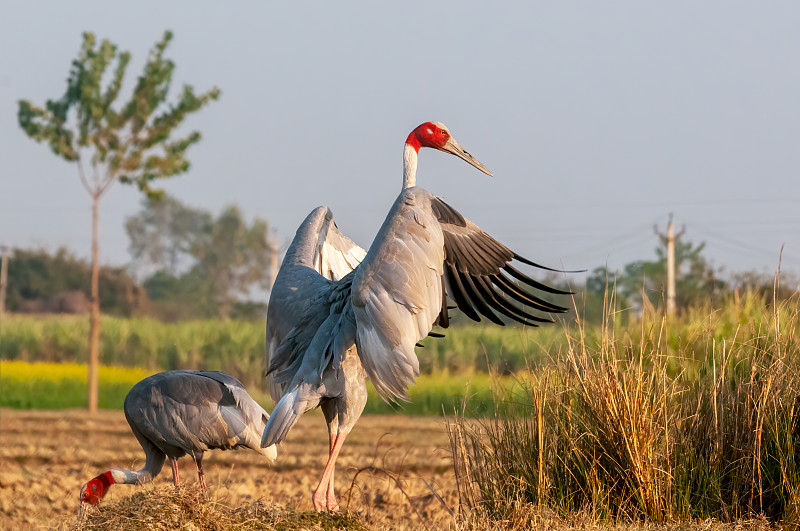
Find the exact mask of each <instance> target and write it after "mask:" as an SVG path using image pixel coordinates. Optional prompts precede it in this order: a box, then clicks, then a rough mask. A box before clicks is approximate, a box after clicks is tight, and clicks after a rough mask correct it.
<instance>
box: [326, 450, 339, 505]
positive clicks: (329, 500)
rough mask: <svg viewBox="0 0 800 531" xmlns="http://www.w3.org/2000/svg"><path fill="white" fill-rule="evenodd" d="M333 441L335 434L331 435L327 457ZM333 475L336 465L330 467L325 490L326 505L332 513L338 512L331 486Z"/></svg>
mask: <svg viewBox="0 0 800 531" xmlns="http://www.w3.org/2000/svg"><path fill="white" fill-rule="evenodd" d="M335 441H336V436H335V435H331V442H330V446H329V450H328V456H329V457H330V454H331V453H332V452H333V445H334V442H335ZM335 475H336V467H335V466H334V467H333V468H332V469H331V478H330V479H329V480H328V492H327V500H326V505H327V507H328V511H330V512H333V513H338V512H339V503H338V502H337V501H336V493H335V492H334V491H333V486H334V484H335V483H336V482H335V481H334V479H333V478H334V476H335Z"/></svg>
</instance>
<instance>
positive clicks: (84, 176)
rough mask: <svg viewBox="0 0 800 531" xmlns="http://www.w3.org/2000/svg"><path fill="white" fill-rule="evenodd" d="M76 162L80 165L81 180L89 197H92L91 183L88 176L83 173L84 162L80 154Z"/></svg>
mask: <svg viewBox="0 0 800 531" xmlns="http://www.w3.org/2000/svg"><path fill="white" fill-rule="evenodd" d="M75 162H76V163H77V164H78V175H79V176H80V178H81V184H82V185H83V188H84V189H85V190H86V192H87V193H88V194H89V195H92V189H91V188H90V187H89V182H88V181H87V180H86V174H85V173H84V171H83V162H82V161H81V156H80V153H78V156H77V159H76V160H75Z"/></svg>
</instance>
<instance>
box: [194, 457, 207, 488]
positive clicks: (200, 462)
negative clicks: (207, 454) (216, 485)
mask: <svg viewBox="0 0 800 531" xmlns="http://www.w3.org/2000/svg"><path fill="white" fill-rule="evenodd" d="M194 463H195V464H196V465H197V478H198V479H199V480H200V488H201V489H202V490H203V496H205V497H206V498H208V489H207V488H206V474H205V472H203V452H200V453H198V454H197V455H195V456H194Z"/></svg>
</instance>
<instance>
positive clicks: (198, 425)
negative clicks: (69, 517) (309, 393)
mask: <svg viewBox="0 0 800 531" xmlns="http://www.w3.org/2000/svg"><path fill="white" fill-rule="evenodd" d="M124 412H125V418H126V419H127V421H128V424H129V425H130V427H131V431H133V434H134V436H136V439H137V440H138V441H139V444H140V445H141V446H142V449H143V450H144V452H145V456H146V462H145V465H144V467H143V468H141V469H140V470H138V471H131V470H124V469H112V470H110V471H109V472H108V473H106V474H101V475H100V476H98V477H97V478H95V479H93V480H92V481H91V482H89V483H87V484H86V485H84V488H83V489H82V490H81V499H82V500H83V499H84V493H85V492H86V490H87V487H89V488H92V486H94V488H95V490H97V488H98V487H99V488H100V492H99V493H95V495H94V496H88V495H87V496H88V497H87V499H86V500H84V501H89V502H90V503H97V501H99V499H100V498H102V496H103V495H104V494H105V489H107V488H108V483H109V482H110V483H111V484H113V483H146V482H148V481H152V479H153V478H154V477H155V476H157V475H158V474H159V472H161V468H162V467H163V465H164V460H165V458H167V457H168V458H169V459H170V462H171V464H172V472H173V481H174V483H175V485H177V484H178V466H177V460H178V459H179V458H180V457H183V456H184V455H186V454H189V455H191V456H192V457H193V459H194V460H195V463H196V465H197V470H198V476H199V479H200V485H201V487H202V489H203V490H204V491H205V490H206V485H205V479H204V474H203V466H202V459H203V453H204V452H206V451H208V450H215V449H219V450H233V449H238V448H249V449H251V450H253V451H255V452H258V453H259V454H261V455H263V456H264V457H266V458H267V459H268V460H269V461H274V460H275V458H276V457H277V452H276V449H275V447H274V446H269V447H267V448H262V447H261V435H262V433H263V431H264V429H265V427H266V424H267V421H268V420H269V414H268V413H267V412H266V411H265V410H264V409H263V408H262V407H261V406H259V405H258V403H257V402H256V401H255V400H253V399H252V397H250V395H249V394H247V391H246V390H245V388H244V386H243V385H242V383H241V382H240V381H239V380H237V379H236V378H234V377H233V376H229V375H227V374H224V373H221V372H216V371H167V372H161V373H158V374H154V375H152V376H149V377H147V378H145V379H144V380H142V381H140V382H139V383H137V384H136V385H134V386H133V388H132V389H131V390H130V392H129V393H128V395H127V396H126V397H125V405H124ZM108 476H111V478H110V479H108V481H104V482H105V483H106V485H105V486H103V485H102V483H98V482H97V480H98V479H101V478H103V477H106V478H108ZM112 479H113V481H112ZM93 482H94V483H93Z"/></svg>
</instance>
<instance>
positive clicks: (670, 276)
mask: <svg viewBox="0 0 800 531" xmlns="http://www.w3.org/2000/svg"><path fill="white" fill-rule="evenodd" d="M667 315H675V225H673V223H672V213H670V215H669V224H668V225H667Z"/></svg>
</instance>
